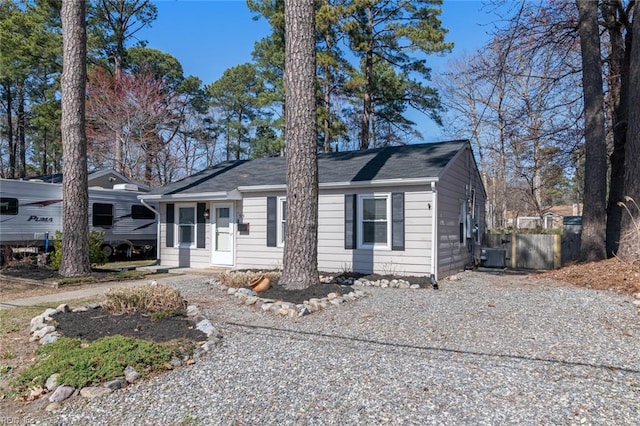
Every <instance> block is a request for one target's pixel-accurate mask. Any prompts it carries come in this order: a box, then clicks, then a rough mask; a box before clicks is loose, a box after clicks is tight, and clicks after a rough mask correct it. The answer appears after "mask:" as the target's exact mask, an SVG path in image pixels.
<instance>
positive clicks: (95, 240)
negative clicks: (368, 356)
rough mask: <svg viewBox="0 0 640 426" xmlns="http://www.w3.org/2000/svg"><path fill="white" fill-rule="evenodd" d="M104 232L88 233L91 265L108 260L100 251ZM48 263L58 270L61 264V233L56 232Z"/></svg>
mask: <svg viewBox="0 0 640 426" xmlns="http://www.w3.org/2000/svg"><path fill="white" fill-rule="evenodd" d="M102 243H104V232H98V231H91V232H90V233H89V262H91V264H94V263H97V264H103V263H105V262H106V261H107V260H108V258H107V256H106V255H105V254H104V252H103V251H102ZM49 261H50V264H51V267H52V268H53V269H60V263H61V262H62V232H60V231H56V233H55V236H54V240H53V252H52V253H51V254H50V255H49Z"/></svg>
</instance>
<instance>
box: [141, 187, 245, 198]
mask: <svg viewBox="0 0 640 426" xmlns="http://www.w3.org/2000/svg"><path fill="white" fill-rule="evenodd" d="M241 198H242V195H241V194H240V192H239V191H238V190H237V189H234V190H233V191H228V192H227V191H222V192H201V193H194V194H156V195H138V199H140V200H147V201H211V200H240V199H241Z"/></svg>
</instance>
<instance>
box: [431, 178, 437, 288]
mask: <svg viewBox="0 0 640 426" xmlns="http://www.w3.org/2000/svg"><path fill="white" fill-rule="evenodd" d="M431 197H432V201H431V204H432V210H431V230H432V231H431V285H432V286H433V288H434V289H436V288H438V193H437V191H436V183H435V182H431Z"/></svg>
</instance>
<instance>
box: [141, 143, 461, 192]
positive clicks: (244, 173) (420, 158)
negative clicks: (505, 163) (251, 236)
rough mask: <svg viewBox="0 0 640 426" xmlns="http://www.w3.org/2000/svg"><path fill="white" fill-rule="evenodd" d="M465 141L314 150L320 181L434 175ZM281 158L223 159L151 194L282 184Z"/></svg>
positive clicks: (284, 176) (284, 178) (284, 173)
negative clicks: (224, 160) (374, 147)
mask: <svg viewBox="0 0 640 426" xmlns="http://www.w3.org/2000/svg"><path fill="white" fill-rule="evenodd" d="M467 146H469V141H467V140H456V141H449V142H437V143H423V144H415V145H404V146H391V147H385V148H376V149H369V150H366V151H349V152H335V153H330V154H319V155H318V180H319V183H321V184H322V183H331V182H366V181H375V180H385V179H413V178H429V177H438V176H439V175H440V173H441V172H442V170H443V169H444V167H445V166H446V165H447V164H448V163H449V161H451V159H452V158H453V157H454V156H455V155H456V153H458V152H459V151H460V150H461V149H464V148H465V147H467ZM286 182H287V164H286V158H285V157H270V158H257V159H255V160H237V161H226V162H223V163H220V164H217V165H215V166H213V167H210V168H207V169H205V170H203V171H201V172H198V173H196V174H194V175H191V176H189V177H187V178H185V179H182V180H179V181H177V182H173V183H170V184H167V185H165V186H164V187H162V188H159V189H156V190H154V191H152V192H150V193H149V195H158V194H162V195H169V194H198V193H203V192H225V191H232V190H234V189H237V188H238V187H244V186H261V185H285V184H286Z"/></svg>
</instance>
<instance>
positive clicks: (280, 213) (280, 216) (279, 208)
mask: <svg viewBox="0 0 640 426" xmlns="http://www.w3.org/2000/svg"><path fill="white" fill-rule="evenodd" d="M286 201H287V197H284V196H282V197H278V204H277V205H276V214H277V219H276V223H277V229H276V238H277V241H278V247H284V239H285V236H284V232H283V231H282V224H283V222H284V203H285V202H286Z"/></svg>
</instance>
